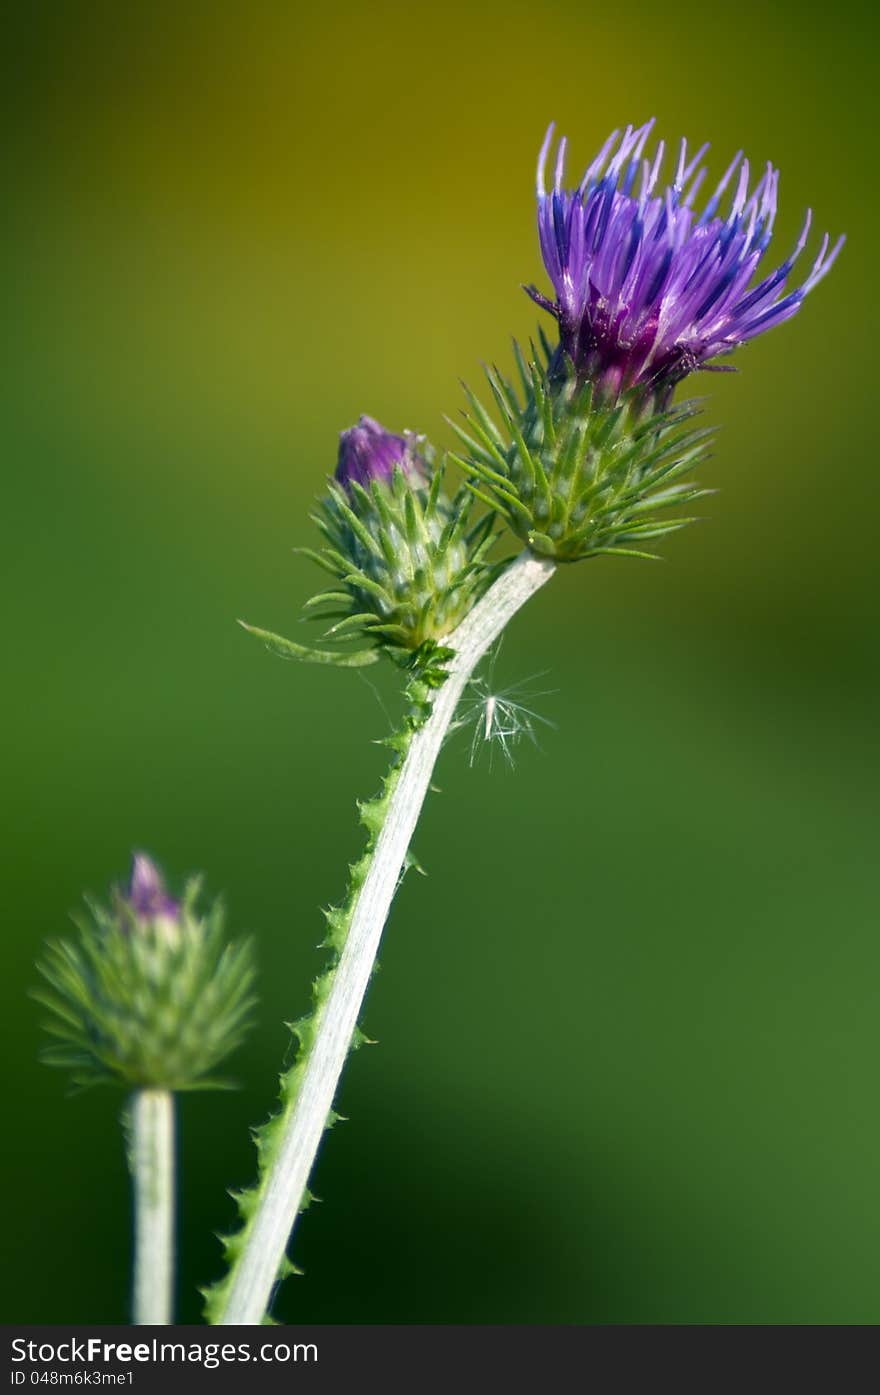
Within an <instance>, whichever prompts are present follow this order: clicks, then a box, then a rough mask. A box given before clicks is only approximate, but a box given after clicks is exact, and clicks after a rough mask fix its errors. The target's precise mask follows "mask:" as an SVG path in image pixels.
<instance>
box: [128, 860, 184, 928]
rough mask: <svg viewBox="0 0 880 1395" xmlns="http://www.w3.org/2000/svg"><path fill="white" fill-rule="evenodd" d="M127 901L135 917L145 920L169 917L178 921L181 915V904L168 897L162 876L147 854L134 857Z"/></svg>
mask: <svg viewBox="0 0 880 1395" xmlns="http://www.w3.org/2000/svg"><path fill="white" fill-rule="evenodd" d="M126 900H127V901H128V904H129V905H130V906H131V909H132V910H133V911H134V913H135V915H136V916H140V917H142V918H143V919H144V920H149V919H152V918H153V917H154V916H168V917H169V918H170V919H172V920H176V919H177V918H178V916H179V914H180V905H179V903H178V902H177V901H175V900H174V898H173V897H171V896H169V895H168V891H167V889H166V886H165V882H164V881H163V879H162V874H161V873H160V871H159V869H158V867H157V866H156V864H155V862H153V860H152V859H151V858H149V857H147V855H146V853H135V855H134V861H133V863H132V869H131V883H130V885H129V889H128V896H127V897H126Z"/></svg>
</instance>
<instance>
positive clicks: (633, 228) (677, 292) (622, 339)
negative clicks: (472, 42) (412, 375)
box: [527, 120, 844, 397]
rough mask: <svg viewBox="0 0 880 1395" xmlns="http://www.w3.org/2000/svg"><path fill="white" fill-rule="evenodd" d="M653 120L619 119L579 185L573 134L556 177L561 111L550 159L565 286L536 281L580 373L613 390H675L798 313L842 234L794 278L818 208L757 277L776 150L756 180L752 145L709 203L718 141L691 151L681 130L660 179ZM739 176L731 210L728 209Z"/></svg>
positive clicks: (771, 208)
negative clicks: (544, 286) (777, 262)
mask: <svg viewBox="0 0 880 1395" xmlns="http://www.w3.org/2000/svg"><path fill="white" fill-rule="evenodd" d="M653 126H654V122H653V120H652V121H649V122H647V123H646V124H645V125H644V126H640V127H639V128H638V129H637V130H634V129H633V128H632V127H631V126H628V127H627V128H626V131H625V132H624V134H623V136H622V137H621V136H620V133H619V132H617V131H615V132H614V134H613V135H612V136H611V137H609V139H608V140H607V141H606V142H605V145H604V146H603V147H602V149H601V151H600V152H599V154H598V155H597V156H596V159H595V160H594V161H593V163H592V164H591V165H590V167H589V169H588V170H587V171H586V173H585V175H584V177H583V179H582V180H581V182H580V184H579V185H578V186H577V188H576V189H565V188H563V180H564V176H565V147H566V142H565V138H564V137H563V139H562V140H560V142H559V146H558V149H557V154H556V161H555V171H554V177H553V187H552V189H551V190H550V191H549V192H548V191H547V188H546V185H545V170H546V167H547V161H548V158H549V155H550V149H551V145H552V141H553V132H554V128H553V126H552V125H551V127H550V129H549V130H548V132H547V136H546V139H545V141H544V144H543V146H542V148H541V153H540V157H539V159H538V179H537V195H538V232H539V237H540V242H541V254H542V256H543V258H544V265H545V267H546V268H547V272H548V275H549V276H550V280H551V281H552V283H553V287H554V290H555V292H556V299H555V301H551V300H548V299H547V298H546V297H545V296H543V295H541V294H540V292H539V291H537V290H536V289H535V287H533V286H530V287H527V289H528V292H529V294H530V295H531V296H532V298H533V299H534V300H536V301H537V303H538V304H539V305H541V306H542V307H543V308H544V309H545V310H548V311H549V312H550V313H551V314H552V315H554V316H555V317H556V319H557V320H558V322H559V335H560V343H561V347H562V349H563V350H564V351H565V353H566V354H567V355H568V356H569V357H570V358H571V359H572V361H573V362H574V364H575V368H576V370H577V372H578V375H579V376H580V377H581V378H584V379H587V378H589V379H591V380H593V381H594V382H595V383H596V384H597V386H598V387H599V388H600V390H601V391H603V392H604V393H605V394H606V395H608V396H616V395H617V394H618V393H619V392H622V391H624V390H626V389H627V388H629V387H633V386H642V387H645V388H647V389H648V390H649V391H651V392H654V393H656V394H658V395H659V396H661V397H662V396H664V395H667V396H668V394H669V393H670V392H671V390H672V388H673V387H674V385H675V384H676V383H677V382H679V381H680V380H681V379H682V378H683V377H685V376H686V374H688V373H690V372H692V371H693V370H694V369H695V368H702V367H706V366H709V367H717V366H718V365H714V364H711V363H710V362H709V361H710V360H712V359H714V358H716V357H717V356H718V355H719V354H727V353H729V352H730V351H731V350H732V349H734V348H736V346H737V345H738V344H742V343H745V342H746V340H749V339H753V338H754V337H755V336H756V335H758V334H762V333H763V332H764V330H767V329H772V328H773V326H774V325H778V324H782V322H783V321H784V320H787V319H789V318H790V317H791V316H792V315H793V314H794V313H795V312H796V310H797V309H798V306H799V305H800V303H801V301H802V300H803V299H804V296H805V295H806V294H807V292H808V291H810V290H812V288H813V287H814V286H815V285H817V284H818V282H819V281H821V279H822V277H823V276H825V275H826V273H827V272H828V271H829V270H830V269H831V267H832V265H833V263H834V261H835V258H836V257H837V254H838V252H839V251H840V248H841V247H842V245H843V242H844V239H843V238H842V237H841V238H839V239H838V241H837V242H836V243H835V245H834V247H833V249H832V250H831V251H830V253H829V238H828V235H827V234H826V235H825V237H824V238H823V240H822V245H821V247H820V249H819V253H818V256H817V257H816V259H815V261H814V263H813V266H812V269H811V271H810V273H809V275H808V276H807V277H806V279H805V280H804V281H803V282H802V283H801V284H800V285H799V286H798V287H797V288H796V289H795V290H791V291H787V290H786V282H787V280H788V277H789V275H790V273H791V271H792V268H793V267H794V264H795V262H796V261H797V259H798V257H799V256H800V254H801V252H802V251H803V249H804V246H805V244H806V241H807V235H808V233H809V229H810V222H811V214H810V213H809V212H808V213H807V216H806V219H805V221H804V226H803V230H802V232H801V235H800V237H799V238H798V241H797V245H796V246H795V248H794V250H793V251H792V253H791V256H789V257H788V258H787V259H786V260H785V261H784V262H783V263H782V265H781V266H779V267H778V268H777V270H776V271H773V272H771V274H770V275H768V276H766V277H765V278H764V279H763V280H761V281H760V282H758V283H757V284H756V285H754V286H752V285H751V282H752V281H753V278H754V276H755V272H756V271H757V268H758V266H759V264H760V262H761V260H762V258H763V256H764V254H765V252H766V251H767V248H768V246H769V244H770V239H771V235H772V232H773V221H774V218H775V216H776V194H777V187H778V182H779V171H778V170H775V169H774V168H773V166H772V165H770V164H768V165H767V168H766V170H765V171H764V173H763V175H762V176H761V178H760V179H759V180H758V181H757V183H756V184H755V186H754V188H752V189H751V190H750V188H749V184H750V171H749V162H748V160H744V159H743V158H742V152H740V153H739V154H738V155H737V156H736V159H735V160H733V162H732V163H731V165H730V166H729V167H728V169H727V171H726V172H725V174H724V177H723V178H722V180H721V182H720V183H719V185H718V187H717V189H716V190H715V192H714V193H713V195H712V197H711V198H710V199H709V200H708V202H707V203H706V205H705V207H704V208H703V210H702V212H701V213H697V212H696V211H695V209H694V204H695V201H696V197H697V194H698V192H699V190H700V187H701V185H702V183H703V179H704V177H705V173H706V171H705V168H703V167H702V166H701V164H700V162H701V160H702V158H703V156H704V154H705V153H706V150H707V149H708V146H705V145H704V146H701V148H700V149H699V150H698V151H697V153H696V154H695V155H694V156H692V157H691V158H690V159H688V149H687V142H686V141H682V143H681V150H680V154H679V158H678V163H677V166H676V171H675V176H674V178H673V181H672V184H671V185H668V186H667V187H666V188H665V189H662V190H659V191H658V188H657V185H658V180H659V177H660V169H661V165H662V162H663V153H664V145H663V142H662V141H661V142H660V143H659V145H658V147H657V150H656V154H655V155H654V158H653V160H650V159H647V158H644V156H643V152H644V150H645V147H646V145H647V142H648V138H649V136H650V134H651V131H652V129H653ZM728 189H731V190H732V196H731V199H730V206H729V211H728V213H727V216H726V218H725V217H722V216H720V215H719V214H718V209H719V207H720V206H721V203H722V200H723V199H724V197H725V195H726V194H727V191H728Z"/></svg>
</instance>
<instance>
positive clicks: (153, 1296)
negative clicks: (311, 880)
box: [34, 853, 254, 1323]
mask: <svg viewBox="0 0 880 1395" xmlns="http://www.w3.org/2000/svg"><path fill="white" fill-rule="evenodd" d="M199 891H200V882H199V880H198V879H197V878H194V879H192V880H191V881H189V882H188V883H187V885H186V887H185V889H184V892H183V895H182V897H181V898H180V900H176V899H175V898H174V897H172V896H171V895H170V894H169V892H168V889H167V887H166V885H165V882H164V880H163V878H162V876H161V874H160V872H159V870H158V868H157V867H156V866H155V864H154V863H153V862H152V861H151V859H150V858H149V857H147V856H146V854H144V853H138V854H136V856H135V858H134V865H133V868H132V874H131V880H130V882H129V885H128V887H127V888H126V889H125V890H122V889H120V888H118V887H116V888H114V889H113V891H112V893H111V897H110V903H109V905H107V906H104V905H101V904H100V903H98V902H93V901H87V903H86V907H87V909H86V913H85V914H83V915H81V916H77V917H75V918H74V922H75V924H76V926H77V929H78V931H79V935H78V938H77V939H75V940H58V941H54V942H52V943H50V944H49V945H47V947H46V950H45V953H44V955H43V958H42V960H41V961H40V962H39V963H38V965H37V967H38V969H39V971H40V973H41V975H42V977H43V980H44V983H45V985H46V986H45V987H44V988H43V989H41V990H40V991H38V992H37V993H35V994H34V996H35V997H36V998H37V1000H38V1001H39V1002H41V1003H42V1005H43V1006H44V1007H45V1008H46V1009H48V1013H49V1017H48V1020H47V1022H46V1029H47V1031H48V1032H49V1033H50V1035H51V1036H52V1039H53V1045H52V1046H51V1047H49V1048H47V1049H46V1051H45V1052H44V1053H43V1059H44V1060H45V1061H46V1062H47V1064H49V1065H56V1066H61V1067H62V1068H63V1069H65V1070H66V1071H67V1072H68V1073H69V1075H70V1077H71V1080H72V1083H73V1084H74V1086H76V1087H77V1088H79V1089H83V1088H85V1087H87V1086H90V1085H97V1084H115V1085H120V1086H122V1087H123V1089H125V1090H126V1091H128V1092H130V1097H129V1102H128V1108H127V1113H126V1119H125V1122H126V1132H127V1135H128V1153H129V1163H130V1167H131V1173H132V1180H133V1184H134V1211H135V1263H134V1284H133V1290H134V1291H133V1303H132V1310H133V1318H134V1321H135V1322H136V1323H168V1322H170V1321H171V1317H172V1306H173V1278H174V1229H175V1185H174V1151H175V1143H174V1133H175V1126H174V1094H175V1092H177V1091H180V1090H204V1089H218V1088H219V1089H222V1088H224V1087H225V1086H226V1085H227V1084H228V1082H226V1081H225V1080H223V1079H222V1078H220V1077H217V1076H216V1075H214V1070H215V1068H216V1066H218V1065H219V1064H220V1062H221V1061H222V1060H223V1059H224V1058H225V1057H226V1056H228V1055H229V1054H230V1053H231V1052H232V1051H233V1050H234V1049H235V1048H236V1047H237V1046H238V1045H239V1043H240V1042H241V1040H242V1038H243V1036H244V1035H245V1033H246V1031H247V1027H248V1024H249V1020H250V1017H251V1011H252V1008H253V1004H254V997H253V992H252V988H253V981H254V968H253V956H252V950H251V945H250V942H249V941H247V940H244V941H241V942H239V943H237V944H230V943H228V941H227V939H226V936H225V933H224V928H223V910H222V907H221V905H220V904H219V902H216V903H215V904H214V905H213V906H212V907H211V908H210V909H209V910H208V912H207V913H206V914H204V915H202V914H201V913H200V912H199V910H198V898H199Z"/></svg>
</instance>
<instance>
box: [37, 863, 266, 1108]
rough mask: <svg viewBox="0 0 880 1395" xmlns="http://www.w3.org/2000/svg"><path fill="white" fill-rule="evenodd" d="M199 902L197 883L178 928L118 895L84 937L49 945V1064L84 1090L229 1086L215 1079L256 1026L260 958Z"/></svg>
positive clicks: (89, 922)
mask: <svg viewBox="0 0 880 1395" xmlns="http://www.w3.org/2000/svg"><path fill="white" fill-rule="evenodd" d="M198 894H199V881H198V880H197V879H194V880H192V881H190V882H189V883H188V885H187V887H186V890H185V892H184V895H183V898H182V901H181V904H180V908H179V912H178V913H177V914H176V916H175V918H173V919H172V918H171V917H169V916H166V915H157V916H154V917H144V916H139V915H137V914H136V913H135V911H134V910H133V909H132V906H131V905H130V904H129V902H128V901H127V900H126V899H125V897H124V896H123V895H121V894H119V893H117V894H116V895H115V896H114V898H113V900H112V902H111V905H110V906H109V907H105V906H102V905H99V904H97V903H94V902H91V901H87V903H86V904H87V908H88V911H87V914H83V915H81V916H75V917H74V924H75V925H76V926H77V929H78V931H79V935H78V937H77V938H76V939H67V940H57V941H55V942H53V943H50V944H49V945H47V947H46V949H45V952H44V955H43V958H42V959H41V961H40V962H39V963H38V964H37V968H38V970H39V972H40V973H41V975H42V977H43V979H44V980H45V982H46V984H47V985H48V986H47V987H46V988H42V989H40V990H38V991H37V992H36V993H35V994H34V997H35V998H36V999H37V1000H38V1001H39V1002H40V1003H42V1005H43V1006H44V1007H45V1008H47V1009H48V1010H49V1014H50V1016H49V1019H48V1020H47V1022H46V1024H45V1025H46V1029H47V1031H48V1032H49V1033H50V1034H51V1036H52V1037H53V1038H54V1043H53V1045H52V1046H51V1047H49V1048H47V1050H46V1051H45V1052H44V1053H43V1059H44V1060H45V1061H46V1062H47V1064H49V1065H56V1066H62V1067H64V1068H65V1069H66V1070H68V1071H69V1072H70V1075H71V1078H72V1080H73V1083H74V1084H75V1085H77V1086H87V1085H96V1084H99V1083H102V1082H111V1083H112V1082H115V1083H117V1084H120V1085H123V1086H125V1087H127V1088H132V1087H133V1088H144V1089H157V1090H197V1089H216V1088H219V1087H223V1086H224V1084H225V1082H224V1081H222V1080H218V1079H216V1078H215V1077H214V1076H213V1075H212V1074H211V1072H212V1071H213V1070H214V1068H215V1066H216V1065H218V1063H219V1062H220V1061H221V1060H222V1059H223V1058H224V1057H225V1056H227V1055H229V1053H230V1052H231V1051H233V1050H234V1048H235V1047H236V1046H238V1044H239V1043H240V1041H241V1040H242V1038H243V1037H244V1035H245V1033H246V1031H247V1029H248V1027H249V1025H250V1017H251V1012H252V1008H253V1005H254V1002H255V998H254V994H253V991H252V990H253V984H254V977H255V973H254V963H253V951H252V946H251V943H250V941H248V940H242V941H239V942H238V943H234V944H230V943H229V942H228V940H227V938H226V935H225V933H224V928H223V909H222V906H221V905H220V903H219V902H217V903H215V904H214V905H213V906H212V907H211V908H210V910H208V911H207V913H206V914H204V915H201V914H199V912H198V910H197V907H196V901H197V898H198Z"/></svg>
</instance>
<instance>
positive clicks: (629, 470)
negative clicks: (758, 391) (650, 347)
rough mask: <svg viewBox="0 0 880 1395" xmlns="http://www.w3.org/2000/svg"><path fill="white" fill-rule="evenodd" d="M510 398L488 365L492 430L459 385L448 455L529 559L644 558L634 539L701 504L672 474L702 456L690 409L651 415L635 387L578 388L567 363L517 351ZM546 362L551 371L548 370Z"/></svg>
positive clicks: (673, 526) (671, 528)
mask: <svg viewBox="0 0 880 1395" xmlns="http://www.w3.org/2000/svg"><path fill="white" fill-rule="evenodd" d="M514 347H515V349H516V355H517V362H518V366H519V371H520V376H521V379H522V393H521V395H520V394H519V393H518V392H517V390H516V389H515V388H514V387H513V385H512V384H511V383H510V382H508V381H507V380H506V379H505V378H503V377H502V376H501V374H500V373H498V372H497V370H487V377H488V380H489V386H490V388H491V390H492V394H493V396H494V398H495V402H496V404H497V407H498V412H499V414H500V420H501V425H500V426H499V425H498V424H497V423H496V422H495V421H494V420H493V418H492V416H491V415H490V414H489V412H487V411H486V409H485V407H484V406H483V405H482V403H481V402H480V401H479V400H478V399H477V398H476V397H475V396H474V394H473V393H472V392H470V391H469V389H467V388H465V391H466V393H467V396H468V402H469V404H470V410H469V411H468V412H465V413H464V416H465V420H466V423H467V426H466V427H462V426H459V425H457V424H456V423H454V422H453V423H452V425H453V426H454V428H455V430H456V432H457V433H458V435H459V437H460V438H461V440H462V442H463V443H464V446H465V451H464V453H463V454H462V455H461V456H454V457H453V459H455V460H456V461H457V462H458V464H459V465H460V466H461V467H462V469H463V470H464V471H465V472H466V473H467V474H468V475H469V476H470V480H471V488H472V489H473V491H474V493H475V494H476V495H477V496H478V498H480V499H481V500H482V501H483V502H484V503H486V504H488V505H489V506H490V507H491V508H493V509H495V510H496V511H497V512H498V513H499V514H501V515H502V516H503V517H504V519H505V520H506V521H507V523H508V524H509V525H510V527H511V528H512V529H513V531H514V532H515V533H516V534H517V535H518V536H519V537H520V538H522V539H523V540H524V541H525V542H526V543H528V545H529V547H531V548H532V550H533V551H534V552H537V553H539V554H540V555H541V556H545V557H552V558H554V559H555V560H556V561H558V562H577V561H579V560H581V559H582V558H584V557H595V556H597V555H599V554H602V553H609V552H611V553H621V554H624V555H630V556H632V555H635V556H640V557H646V556H653V555H654V554H652V553H650V552H646V551H645V550H644V544H645V543H646V542H648V541H651V540H653V539H655V538H660V537H663V536H664V535H665V534H666V533H673V532H675V531H676V530H677V529H679V528H683V527H684V525H685V524H686V523H690V522H692V519H691V518H690V517H681V516H675V517H672V518H670V517H667V516H666V511H667V510H669V509H674V508H681V507H684V506H687V505H688V504H690V503H692V502H693V501H694V500H695V499H699V498H701V497H702V496H703V495H704V494H706V493H708V492H709V491H708V490H704V489H700V488H698V487H696V486H695V485H693V484H692V483H687V482H684V479H683V477H684V476H685V475H687V474H689V472H690V471H691V470H692V469H693V468H694V466H695V465H696V464H697V463H698V462H699V461H701V460H703V459H704V458H705V457H706V454H707V442H708V439H709V436H710V435H711V431H710V430H709V429H694V427H693V426H692V424H691V423H692V419H693V417H694V416H695V415H696V413H697V411H698V406H697V404H695V403H692V402H685V403H683V404H681V405H679V406H674V407H671V408H669V409H668V410H665V411H657V410H655V409H654V407H653V405H652V402H651V399H650V398H649V397H646V396H645V395H644V393H642V392H640V391H634V392H630V393H627V394H625V395H624V396H623V397H620V398H618V399H616V400H614V401H607V400H603V399H601V398H600V397H599V396H598V395H597V394H596V393H595V391H594V389H593V386H592V385H591V384H590V383H583V382H579V381H578V379H577V376H576V374H575V373H574V371H573V369H572V367H571V365H570V364H569V363H566V362H565V361H564V360H561V358H560V355H559V354H558V353H556V354H555V355H552V354H551V353H550V352H549V350H548V353H547V359H546V361H545V362H541V361H540V360H539V358H538V355H537V354H536V353H534V352H533V357H532V359H531V361H529V362H526V360H525V358H524V356H523V354H522V352H521V351H520V349H519V346H518V345H515V346H514ZM551 364H552V368H551V366H550V365H551Z"/></svg>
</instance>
